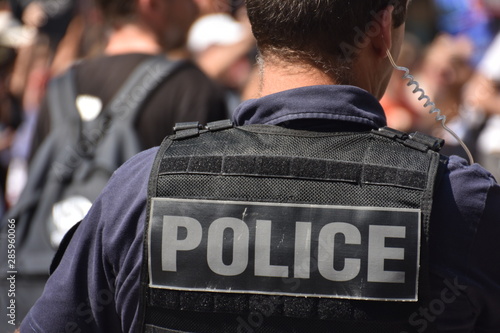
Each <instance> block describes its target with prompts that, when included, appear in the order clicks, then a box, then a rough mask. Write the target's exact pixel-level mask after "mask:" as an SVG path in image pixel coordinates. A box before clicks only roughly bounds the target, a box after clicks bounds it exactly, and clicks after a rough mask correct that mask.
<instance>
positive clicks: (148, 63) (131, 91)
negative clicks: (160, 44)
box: [108, 55, 188, 121]
mask: <svg viewBox="0 0 500 333" xmlns="http://www.w3.org/2000/svg"><path fill="white" fill-rule="evenodd" d="M187 63H188V62H187V61H185V60H169V59H167V58H165V56H163V55H158V56H155V57H151V58H149V59H147V60H145V61H144V62H142V63H141V64H140V65H139V66H137V68H136V69H135V70H134V71H133V72H132V74H131V75H130V76H129V78H128V79H127V81H126V82H125V84H123V85H122V87H121V88H120V90H119V91H118V92H117V94H116V95H115V97H114V98H113V100H112V101H111V102H110V104H109V106H108V110H109V112H110V113H111V114H112V117H115V116H120V117H121V118H122V119H130V120H131V121H134V120H135V116H136V114H137V112H138V110H139V109H140V107H141V106H142V104H143V103H144V102H145V100H146V99H147V98H148V97H149V96H150V95H151V94H152V93H153V92H154V90H155V89H156V88H157V87H158V86H159V85H160V84H161V83H162V82H164V81H165V80H166V79H167V78H168V77H169V76H171V75H172V74H174V73H175V72H176V71H177V70H179V69H180V68H182V67H183V66H185V65H186V64H187Z"/></svg>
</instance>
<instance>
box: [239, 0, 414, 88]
mask: <svg viewBox="0 0 500 333" xmlns="http://www.w3.org/2000/svg"><path fill="white" fill-rule="evenodd" d="M408 1H409V0H246V4H247V10H248V16H249V18H250V22H251V23H252V30H253V33H254V36H255V38H256V40H257V44H258V46H259V50H260V52H261V54H262V55H263V56H264V58H265V57H266V55H268V54H269V55H274V56H278V57H280V58H281V59H284V60H286V61H290V62H293V61H305V62H308V63H311V64H312V65H314V66H316V67H321V68H323V69H324V71H325V72H327V73H328V72H330V73H329V74H332V75H333V76H334V77H336V78H337V79H338V78H341V76H342V75H341V74H342V73H343V72H345V69H348V67H349V63H350V61H352V60H353V59H355V57H356V56H357V52H356V51H357V50H359V49H360V48H361V47H362V42H363V41H364V37H366V35H369V33H370V31H369V30H370V28H372V29H373V28H375V29H376V25H373V23H376V22H377V15H378V14H377V13H379V12H380V11H381V10H383V9H385V8H387V7H388V6H390V5H393V6H394V7H395V9H394V12H393V22H394V26H395V27H399V26H401V25H402V24H403V23H404V22H405V20H406V7H407V2H408ZM342 68H343V69H342Z"/></svg>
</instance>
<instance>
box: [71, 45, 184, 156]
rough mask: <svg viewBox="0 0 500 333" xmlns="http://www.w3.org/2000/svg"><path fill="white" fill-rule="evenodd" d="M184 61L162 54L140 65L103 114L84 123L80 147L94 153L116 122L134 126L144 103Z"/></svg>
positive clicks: (90, 153)
mask: <svg viewBox="0 0 500 333" xmlns="http://www.w3.org/2000/svg"><path fill="white" fill-rule="evenodd" d="M187 63H188V62H187V61H185V60H176V61H173V60H168V59H167V58H166V57H165V56H163V55H158V56H154V57H151V58H148V59H146V60H145V61H143V62H142V63H141V64H139V65H138V66H137V67H136V68H135V70H134V71H133V72H132V73H131V74H130V75H129V77H128V79H127V80H126V81H125V83H124V84H123V85H122V86H121V88H120V89H119V90H118V92H117V93H116V94H115V97H113V99H112V100H111V102H109V104H108V106H107V107H106V109H105V110H104V111H103V113H102V114H101V115H100V116H99V117H98V118H97V119H95V120H94V121H90V122H84V123H83V124H82V126H83V128H82V131H81V135H82V137H81V141H80V144H81V147H82V150H83V151H85V152H86V153H87V156H92V155H93V153H94V152H95V149H96V148H97V145H98V143H99V142H100V141H101V139H102V138H103V137H104V136H105V135H106V133H107V131H108V129H109V127H110V126H111V123H112V120H113V123H116V122H117V121H120V122H121V123H125V124H128V125H130V126H133V124H134V122H135V120H136V118H137V115H138V113H139V111H140V110H141V107H142V105H143V104H144V103H145V102H146V100H147V99H148V98H149V97H150V96H151V94H152V93H153V92H154V91H155V90H156V88H158V86H159V85H160V84H161V83H162V82H164V81H165V80H166V79H167V78H168V77H170V76H171V75H173V74H174V73H175V72H177V71H178V70H180V69H181V68H183V67H184V66H185V65H186V64H187Z"/></svg>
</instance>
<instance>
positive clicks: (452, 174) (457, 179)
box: [414, 157, 500, 332]
mask: <svg viewBox="0 0 500 333" xmlns="http://www.w3.org/2000/svg"><path fill="white" fill-rule="evenodd" d="M499 217H500V186H499V185H498V183H497V182H496V181H495V179H494V178H493V176H492V175H491V174H490V173H489V172H487V171H486V170H485V169H483V168H482V167H480V166H479V165H477V164H475V165H473V166H468V165H467V163H466V162H465V160H463V159H461V158H457V157H452V158H450V162H449V164H448V172H447V173H445V175H444V177H443V179H442V181H441V183H440V186H439V187H438V189H437V192H436V195H435V201H434V207H433V213H432V216H431V226H430V230H431V231H430V256H431V257H430V263H431V287H432V293H433V295H432V297H433V299H432V301H431V302H430V303H429V304H425V307H423V308H422V311H421V312H420V313H418V314H415V316H414V319H415V323H419V324H420V325H425V323H426V322H427V323H428V322H433V321H436V322H437V323H438V329H439V330H440V331H446V332H448V331H449V332H473V331H475V332H500V317H499V316H498V314H499V313H500V265H499V264H498V263H499V262H500V242H499V239H500V218H499Z"/></svg>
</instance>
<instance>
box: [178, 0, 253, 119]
mask: <svg viewBox="0 0 500 333" xmlns="http://www.w3.org/2000/svg"><path fill="white" fill-rule="evenodd" d="M197 1H198V4H199V6H200V8H201V10H200V17H199V18H198V19H197V20H196V21H195V23H194V24H193V26H192V27H191V29H190V32H189V36H188V49H189V51H190V52H191V54H192V55H193V57H194V59H195V61H196V63H197V64H198V65H199V66H200V68H201V69H202V70H203V71H204V72H205V73H206V74H207V75H208V76H210V77H211V78H212V79H214V80H216V81H217V82H218V83H219V84H220V85H221V86H223V87H224V88H225V92H226V101H227V104H228V111H229V114H228V116H229V117H230V116H231V114H232V110H234V109H235V108H236V106H237V105H238V104H239V103H240V102H241V99H242V93H243V91H244V90H245V88H246V86H247V84H248V82H249V79H250V75H251V72H252V70H253V65H254V64H255V61H254V59H255V55H256V54H255V39H254V37H253V35H252V31H251V28H250V23H249V22H248V17H247V15H246V9H245V6H244V4H243V1H229V0H197Z"/></svg>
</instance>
